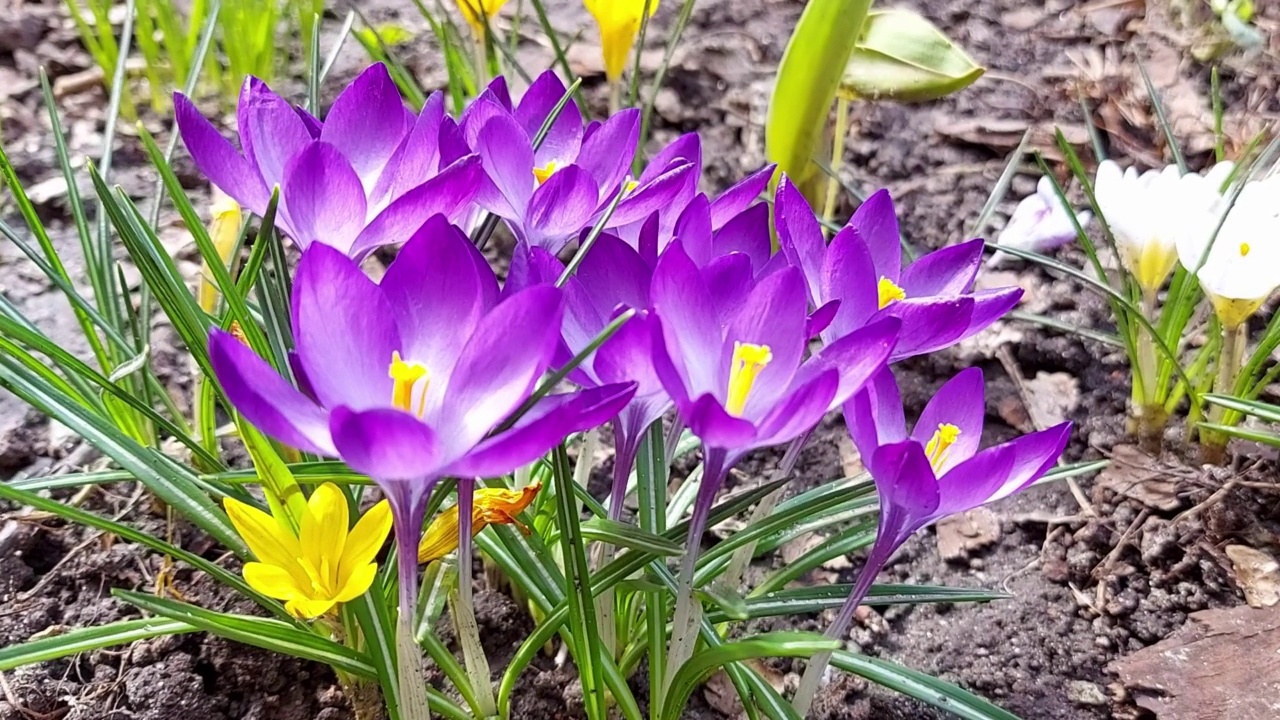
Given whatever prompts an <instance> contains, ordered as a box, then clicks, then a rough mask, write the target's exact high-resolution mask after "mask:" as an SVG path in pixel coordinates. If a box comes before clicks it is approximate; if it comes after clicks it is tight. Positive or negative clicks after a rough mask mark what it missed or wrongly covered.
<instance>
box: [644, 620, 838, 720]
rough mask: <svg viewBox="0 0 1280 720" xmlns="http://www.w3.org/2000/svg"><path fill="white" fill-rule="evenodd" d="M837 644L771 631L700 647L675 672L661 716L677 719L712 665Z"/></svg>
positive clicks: (792, 654)
mask: <svg viewBox="0 0 1280 720" xmlns="http://www.w3.org/2000/svg"><path fill="white" fill-rule="evenodd" d="M839 647H840V642H839V641H837V640H828V639H827V638H824V637H822V636H821V635H818V634H816V633H804V632H773V633H765V634H764V635H758V636H756V637H753V638H748V639H746V640H737V641H734V642H729V643H725V644H723V645H721V646H719V647H715V648H708V649H706V650H703V651H702V652H700V653H697V654H696V655H694V656H693V657H692V658H689V661H688V662H686V663H685V664H684V665H682V666H680V670H679V671H677V672H676V677H675V680H674V681H673V682H672V683H671V692H670V694H669V695H667V699H666V702H665V703H664V704H663V706H662V707H663V711H662V718H663V720H679V717H680V712H681V711H682V710H683V709H684V705H685V703H686V702H688V700H689V696H690V695H691V694H693V690H694V688H695V687H697V685H698V683H699V682H701V681H702V679H703V677H705V676H706V675H707V674H708V673H710V672H711V671H712V670H714V669H715V668H718V667H721V666H723V665H727V664H729V663H731V662H741V661H743V660H750V659H753V658H760V657H809V656H811V655H813V654H815V653H820V652H829V651H833V650H836V649H837V648H839Z"/></svg>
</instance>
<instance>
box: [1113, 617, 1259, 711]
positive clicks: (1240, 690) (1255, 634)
mask: <svg viewBox="0 0 1280 720" xmlns="http://www.w3.org/2000/svg"><path fill="white" fill-rule="evenodd" d="M1277 657H1280V606H1276V607H1270V608H1265V609H1256V608H1251V607H1247V606H1241V607H1237V608H1229V609H1218V610H1202V611H1200V612H1197V613H1193V614H1192V615H1191V617H1190V619H1189V620H1188V622H1187V624H1186V625H1184V626H1183V627H1182V628H1181V629H1180V630H1178V631H1177V632H1175V633H1173V634H1172V635H1170V636H1169V637H1167V638H1165V639H1164V640H1162V641H1160V642H1159V643H1156V644H1155V645H1152V646H1151V647H1148V648H1144V649H1142V650H1139V651H1138V652H1136V653H1134V654H1132V655H1129V656H1128V657H1123V658H1120V659H1119V660H1116V661H1115V662H1112V663H1111V664H1110V665H1108V666H1107V670H1108V671H1110V672H1113V673H1115V674H1117V675H1118V676H1119V677H1120V682H1121V683H1122V684H1123V685H1124V687H1125V688H1126V689H1127V690H1128V692H1129V695H1130V696H1131V697H1132V698H1133V701H1134V702H1135V703H1136V704H1137V705H1138V706H1139V707H1141V708H1144V709H1146V710H1149V711H1150V712H1153V713H1155V716H1156V717H1157V718H1158V719H1159V720H1205V718H1231V720H1275V718H1276V717H1277V714H1278V713H1277V705H1276V703H1277V698H1280V662H1276V661H1275V659H1276V658H1277Z"/></svg>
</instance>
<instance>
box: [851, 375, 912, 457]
mask: <svg viewBox="0 0 1280 720" xmlns="http://www.w3.org/2000/svg"><path fill="white" fill-rule="evenodd" d="M844 418H845V424H846V425H847V426H848V428H849V436H850V437H851V438H852V439H853V444H854V447H856V448H858V454H860V455H861V456H862V462H863V464H864V465H865V464H867V463H869V462H870V461H871V456H872V454H873V453H875V450H876V448H878V447H880V446H881V445H888V444H890V443H897V442H902V441H903V440H906V439H907V421H906V418H905V417H904V416H903V412H902V394H901V393H900V392H899V391H898V383H897V381H896V380H894V378H893V371H892V370H890V369H889V367H888V366H885V367H883V368H881V369H880V370H878V371H877V372H875V373H874V374H873V375H872V376H871V379H870V380H868V381H867V382H866V384H864V385H863V386H862V390H860V391H858V392H857V393H856V394H854V396H853V397H852V398H851V399H850V400H849V402H847V403H845V406H844Z"/></svg>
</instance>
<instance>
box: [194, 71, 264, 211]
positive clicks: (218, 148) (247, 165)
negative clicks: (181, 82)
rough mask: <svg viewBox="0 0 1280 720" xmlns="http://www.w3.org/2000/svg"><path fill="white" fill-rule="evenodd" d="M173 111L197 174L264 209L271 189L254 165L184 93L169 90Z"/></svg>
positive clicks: (238, 199) (253, 207)
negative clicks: (198, 172)
mask: <svg viewBox="0 0 1280 720" xmlns="http://www.w3.org/2000/svg"><path fill="white" fill-rule="evenodd" d="M173 111H174V116H175V118H176V119H177V122H178V131H179V132H180V133H181V134H182V142H184V143H185V144H186V146H187V152H189V153H191V159H192V160H193V161H195V164H196V168H197V169H199V170H200V172H201V174H203V175H204V176H205V177H207V178H209V181H210V182H212V183H213V184H214V185H216V186H217V187H218V189H220V190H222V191H223V192H225V193H226V194H228V195H230V196H231V197H232V198H234V199H235V201H236V202H238V203H240V204H241V205H243V206H245V207H247V208H249V209H250V210H251V211H253V212H254V213H256V214H258V215H261V214H262V213H264V212H266V209H267V203H268V202H270V198H271V193H270V191H268V190H267V186H266V184H265V183H264V182H263V181H262V176H261V175H259V174H258V169H257V168H256V167H255V166H254V165H253V164H252V163H251V162H250V161H249V160H248V159H247V158H245V157H244V156H243V155H241V154H240V153H238V152H236V149H235V148H234V147H232V145H231V142H230V141H228V140H227V139H226V138H224V137H222V134H221V133H219V132H218V130H217V128H215V127H214V126H213V124H212V123H210V122H209V121H208V120H206V119H205V117H204V116H203V115H201V114H200V111H199V110H197V109H196V107H195V105H193V104H192V103H191V101H190V100H189V99H187V97H186V96H185V95H183V94H181V93H174V94H173Z"/></svg>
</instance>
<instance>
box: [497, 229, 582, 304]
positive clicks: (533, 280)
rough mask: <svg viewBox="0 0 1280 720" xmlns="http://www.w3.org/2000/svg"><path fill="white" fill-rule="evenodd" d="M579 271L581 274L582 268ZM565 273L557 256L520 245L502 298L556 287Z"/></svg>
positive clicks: (576, 276) (538, 248) (575, 278)
mask: <svg viewBox="0 0 1280 720" xmlns="http://www.w3.org/2000/svg"><path fill="white" fill-rule="evenodd" d="M600 239H601V240H603V239H604V238H603V237H601V238H600ZM595 250H596V248H592V249H591V251H592V253H594V252H595ZM587 257H588V258H590V257H591V255H590V254H588V256H587ZM583 264H584V265H585V264H586V262H585V261H584V262H583ZM578 269H579V272H581V269H582V268H581V267H579V268H578ZM563 273H564V263H562V262H560V260H559V259H558V258H557V257H556V256H555V255H552V254H551V253H549V252H547V251H546V250H545V249H543V248H540V247H533V246H530V245H526V244H524V243H519V244H517V245H516V247H515V250H513V251H512V253H511V267H510V268H508V269H507V282H506V284H505V285H503V286H502V296H503V297H504V298H505V297H508V296H510V295H514V294H515V293H517V292H519V291H521V290H524V289H525V288H531V287H533V286H534V285H554V284H555V282H556V280H559V279H560V276H561V275H562V274H563ZM578 277H579V276H578V275H574V276H573V277H571V278H569V283H568V284H566V285H565V287H566V288H567V287H568V286H569V284H572V283H574V282H576V281H577V279H578Z"/></svg>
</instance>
